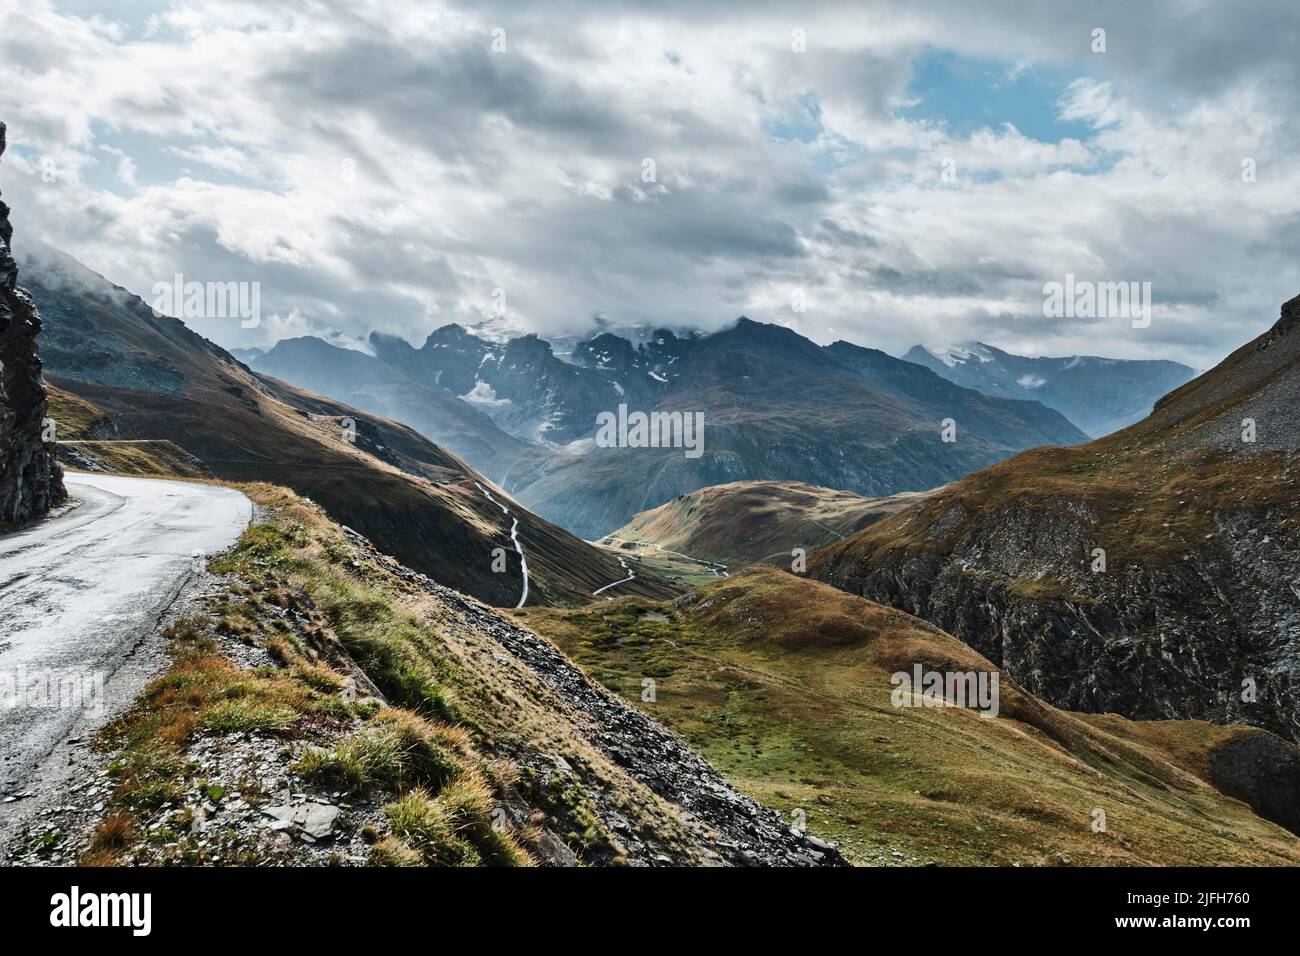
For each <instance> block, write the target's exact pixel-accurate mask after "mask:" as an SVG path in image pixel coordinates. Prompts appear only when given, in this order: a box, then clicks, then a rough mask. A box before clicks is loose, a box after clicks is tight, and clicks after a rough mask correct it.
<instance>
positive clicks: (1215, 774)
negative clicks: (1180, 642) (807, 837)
mask: <svg viewBox="0 0 1300 956" xmlns="http://www.w3.org/2000/svg"><path fill="white" fill-rule="evenodd" d="M513 614H514V616H515V617H516V618H517V619H518V620H520V621H522V622H524V623H527V624H528V625H529V626H530V627H532V628H535V629H537V630H539V631H540V632H541V633H543V634H545V635H547V636H549V637H550V638H551V639H552V640H554V641H555V642H556V643H557V644H559V645H560V647H561V648H563V649H564V650H566V651H567V652H569V653H570V654H571V655H572V656H573V657H574V658H575V659H576V660H577V661H578V662H579V663H581V664H583V665H585V666H586V668H587V669H588V670H589V671H590V673H591V674H592V675H593V676H594V677H596V678H598V679H599V680H601V681H602V682H604V683H605V684H606V685H607V686H609V687H610V688H612V689H614V690H616V691H618V692H619V693H621V694H622V695H624V697H625V698H626V699H627V700H629V701H631V702H634V703H635V704H636V705H637V706H639V707H641V708H642V709H643V710H645V711H646V712H647V713H649V714H651V715H653V716H655V717H656V718H658V719H660V720H662V721H663V722H664V723H666V724H667V725H668V726H670V727H672V728H674V729H675V730H677V731H679V732H680V733H681V734H683V736H685V737H686V739H687V740H688V741H690V742H691V743H692V744H693V745H694V746H695V747H696V748H697V749H699V751H700V752H701V753H702V754H704V755H705V756H706V757H707V758H708V759H709V760H710V762H711V763H713V764H714V765H715V766H717V767H718V768H719V769H720V770H722V772H723V773H725V774H726V775H727V777H728V778H729V779H731V780H733V781H734V782H735V783H736V785H737V786H738V787H739V788H740V789H741V790H743V791H744V792H746V793H748V794H749V795H750V796H753V797H755V798H756V799H759V800H760V801H761V802H763V803H765V804H767V805H769V806H772V807H774V808H776V809H779V810H780V811H782V812H783V813H784V814H785V815H786V818H787V819H790V820H802V821H806V824H807V826H808V827H810V828H812V829H814V830H816V831H817V832H819V833H820V834H823V835H829V836H830V837H831V838H833V839H834V840H835V841H836V842H838V843H839V844H840V846H841V848H842V849H843V851H844V853H845V855H846V856H847V857H848V858H849V859H850V860H851V861H852V862H855V863H859V864H877V865H891V866H899V865H921V864H925V863H928V862H930V861H934V862H936V863H939V864H941V865H989V864H994V865H1047V866H1055V865H1062V864H1066V863H1069V864H1074V865H1116V864H1120V865H1125V864H1136V865H1183V866H1190V865H1199V866H1205V865H1216V864H1217V865H1245V864H1261V863H1262V864H1275V865H1276V864H1291V865H1294V864H1296V863H1300V840H1297V838H1296V837H1295V835H1294V834H1293V833H1290V832H1287V831H1286V830H1285V829H1283V828H1282V826H1278V825H1275V824H1274V823H1271V822H1266V821H1265V820H1264V819H1261V818H1260V816H1259V815H1258V814H1257V813H1255V812H1252V810H1251V809H1249V807H1248V806H1247V803H1249V804H1251V805H1252V806H1256V807H1258V808H1259V812H1260V813H1266V814H1275V813H1277V812H1279V811H1280V812H1282V813H1283V814H1289V815H1286V816H1284V817H1283V819H1285V821H1286V822H1287V823H1289V824H1291V825H1292V826H1294V825H1295V824H1296V817H1295V813H1294V810H1293V808H1292V809H1291V810H1290V811H1287V810H1286V808H1285V806H1284V804H1281V803H1279V798H1283V799H1284V798H1285V797H1286V796H1287V795H1289V794H1294V793H1295V787H1296V785H1297V783H1300V765H1297V763H1296V760H1297V757H1300V749H1298V748H1296V747H1295V746H1294V745H1292V744H1289V743H1287V742H1285V741H1282V740H1280V739H1278V738H1277V737H1275V736H1273V735H1272V734H1270V733H1268V732H1267V731H1262V730H1258V729H1254V728H1246V727H1235V728H1230V729H1224V730H1220V731H1219V732H1217V733H1209V734H1207V733H1204V732H1203V730H1204V725H1189V724H1186V723H1175V724H1167V723H1166V724H1161V725H1158V726H1156V727H1152V726H1149V725H1145V724H1140V723H1138V724H1135V723H1133V722H1129V721H1124V720H1122V719H1119V718H1106V719H1101V720H1097V721H1095V722H1094V721H1091V720H1088V719H1084V718H1081V717H1080V716H1079V715H1075V714H1070V713H1066V712H1063V711H1060V710H1057V709H1056V708H1054V707H1051V706H1049V705H1046V704H1044V703H1042V702H1041V701H1039V700H1037V699H1035V698H1034V697H1032V696H1031V695H1030V694H1028V693H1026V692H1025V691H1024V690H1022V689H1021V687H1020V686H1019V685H1018V684H1017V683H1016V682H1014V681H1012V680H1010V679H1006V676H1005V675H1002V677H1003V679H1002V680H1001V681H1000V682H999V685H998V693H997V697H996V703H997V707H996V715H995V716H992V717H985V716H982V715H981V713H980V712H977V710H976V709H972V707H971V706H962V705H961V704H962V702H961V701H954V702H943V703H938V705H937V706H924V705H923V704H924V700H923V699H922V698H921V697H920V693H921V692H920V689H913V691H912V692H911V693H906V692H904V690H903V688H900V687H899V686H896V684H895V682H894V681H893V679H892V675H894V674H896V673H906V674H908V675H911V674H913V672H914V668H916V667H920V668H922V670H923V672H939V673H942V674H945V675H948V674H955V673H958V672H960V673H963V674H967V673H969V674H973V675H975V676H976V679H977V680H978V675H979V674H981V673H982V674H986V675H987V674H989V673H990V672H991V671H992V670H993V665H992V664H991V663H990V662H989V661H988V660H986V659H984V658H983V657H981V656H980V655H979V654H977V653H975V652H974V651H973V650H971V649H970V648H969V647H967V646H966V645H964V644H962V643H961V642H960V641H958V640H956V639H954V638H952V637H950V636H949V635H947V634H945V633H943V632H942V631H939V630H938V629H936V628H934V627H931V626H930V625H928V624H926V623H925V622H923V621H919V620H917V619H916V618H913V617H910V616H908V615H906V614H903V613H901V612H899V611H896V610H893V609H891V608H886V607H883V606H881V605H879V604H875V603H873V602H870V601H865V600H862V599H860V598H856V597H853V596H851V595H847V594H844V593H843V592H840V591H836V590H834V589H832V588H830V587H827V586H826V585H823V584H819V583H817V582H815V581H809V580H807V579H803V578H799V577H796V576H794V575H791V574H788V573H785V572H783V571H778V570H776V569H774V568H771V567H765V566H761V565H759V566H755V567H753V568H750V569H748V570H746V571H744V572H742V573H741V574H739V575H736V576H733V577H731V578H729V579H727V580H723V581H717V582H714V583H712V584H709V585H706V586H704V587H701V588H699V589H698V590H696V591H692V592H691V593H690V594H688V595H686V596H684V597H682V598H680V599H678V600H677V601H675V602H672V603H663V604H652V603H648V602H644V601H638V600H634V599H624V600H621V601H617V602H614V603H612V604H607V605H592V606H590V607H588V608H585V609H582V610H573V611H563V610H558V609H535V608H528V609H524V610H523V611H518V612H513ZM647 681H650V682H651V683H650V684H649V685H647ZM647 686H650V687H651V688H652V691H653V692H652V693H651V694H650V695H649V698H650V699H648V700H647V690H646V688H647ZM908 704H910V705H911V706H906V705H908ZM992 711H993V708H988V707H984V708H983V712H985V713H991V712H992ZM1229 764H1230V765H1232V766H1233V768H1234V769H1233V770H1232V771H1230V772H1226V773H1220V772H1219V771H1217V770H1216V768H1222V767H1224V766H1225V765H1229ZM1229 778H1230V779H1229ZM1240 801H1244V802H1240Z"/></svg>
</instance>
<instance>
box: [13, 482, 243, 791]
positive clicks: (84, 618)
mask: <svg viewBox="0 0 1300 956" xmlns="http://www.w3.org/2000/svg"><path fill="white" fill-rule="evenodd" d="M66 480H67V487H68V493H69V495H70V497H71V498H72V501H73V506H72V507H71V508H68V509H67V510H65V511H63V512H61V513H60V514H58V515H57V516H55V517H52V518H47V519H45V520H44V521H41V522H38V523H37V524H34V525H31V526H29V527H27V528H24V529H23V530H21V531H17V532H14V533H12V534H8V535H4V536H0V797H3V796H4V795H6V794H9V793H11V792H12V791H14V790H15V789H18V788H20V786H21V784H22V782H23V781H24V780H25V779H26V777H27V775H28V774H29V773H30V772H31V770H32V768H33V767H34V766H35V765H36V763H37V762H38V761H40V760H41V758H42V757H44V756H45V755H46V754H47V753H49V752H50V750H52V749H53V748H54V746H55V745H56V744H57V743H58V742H59V741H60V740H61V739H62V738H63V737H64V736H65V735H66V734H67V732H68V730H69V728H71V727H72V725H73V724H74V723H75V722H76V721H77V718H78V717H80V716H82V715H83V714H86V715H89V716H94V715H95V714H96V713H97V712H98V711H100V710H101V709H102V708H103V706H104V704H105V701H104V699H103V693H104V691H103V687H104V684H105V683H106V682H107V681H108V679H109V678H110V677H111V676H112V674H113V672H114V671H115V670H117V668H118V667H119V666H120V665H121V663H122V661H123V660H124V659H125V658H126V657H127V655H128V654H130V653H131V651H132V650H133V649H134V648H135V647H136V646H137V645H138V644H139V643H140V642H141V641H142V640H143V639H144V638H145V637H147V636H148V635H150V634H153V633H154V631H155V630H156V628H157V625H158V621H159V618H160V617H161V616H162V614H163V612H164V611H166V610H167V608H168V607H169V606H170V605H171V604H172V603H173V602H174V601H175V600H176V597H177V595H179V594H180V592H181V589H182V588H183V587H184V586H185V584H186V582H188V581H189V580H190V578H191V577H192V576H193V575H194V574H195V573H197V571H198V569H199V568H200V567H201V565H202V563H203V560H204V559H206V558H207V557H208V556H210V555H213V554H216V553H217V552H220V551H223V550H225V549H226V548H228V547H229V546H230V545H231V544H233V543H234V542H235V539H236V538H238V537H239V534H240V532H242V531H243V530H244V528H246V527H247V526H248V523H249V521H250V520H251V518H252V513H253V506H252V503H251V502H250V501H249V500H248V498H246V497H245V496H244V495H243V494H241V493H240V492H238V491H234V490H232V489H229V488H221V487H217V486H215V485H204V484H190V483H187V482H181V481H165V480H162V479H152V478H122V477H116V476H108V475H90V474H76V473H68V474H67V476H66Z"/></svg>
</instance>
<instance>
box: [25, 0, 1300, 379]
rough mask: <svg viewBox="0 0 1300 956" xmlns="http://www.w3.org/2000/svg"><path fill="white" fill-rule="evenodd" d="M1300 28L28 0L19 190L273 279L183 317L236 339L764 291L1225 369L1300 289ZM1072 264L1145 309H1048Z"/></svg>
mask: <svg viewBox="0 0 1300 956" xmlns="http://www.w3.org/2000/svg"><path fill="white" fill-rule="evenodd" d="M587 7H590V8H591V9H588V8H587ZM1098 30H1104V31H1105V32H1104V37H1102V36H1101V35H1099V34H1098V33H1097V32H1096V31H1098ZM1099 39H1104V47H1105V49H1104V52H1101V51H1099V50H1097V49H1096V48H1097V47H1098V46H1099V45H1100V43H1099ZM1297 41H1300V9H1298V8H1297V7H1296V6H1295V4H1294V2H1293V0H1276V2H1269V0H1258V2H1235V3H1226V2H1225V3H1209V2H1198V0H1168V2H1144V3H1140V4H1139V3H1133V2H1130V0H1116V2H1102V3H1092V4H1089V3H1079V2H1061V3H1047V2H1035V3H1032V4H1026V3H1022V2H1010V0H1007V2H996V0H986V2H982V3H973V2H969V0H951V2H937V0H936V2H933V3H918V2H916V0H908V2H897V3H889V2H884V3H872V2H855V3H852V4H846V5H818V4H815V3H764V2H753V0H750V2H747V3H743V4H742V3H727V4H724V3H715V2H710V0H692V2H681V3H673V2H662V3H653V4H652V3H642V4H632V3H626V4H620V3H617V2H604V3H600V4H591V5H586V4H577V3H565V2H550V3H527V2H524V3H521V2H518V0H515V2H511V3H500V4H497V3H475V4H472V5H471V4H457V3H447V4H441V3H438V2H420V3H418V4H417V3H396V2H384V0H349V2H340V3H332V2H283V3H276V4H264V3H259V2H220V0H217V2H203V3H188V2H179V3H166V2H157V0H129V2H117V3H86V2H77V0H0V71H3V76H2V77H0V120H4V121H5V122H7V123H8V125H9V141H10V151H9V152H8V153H7V154H6V156H5V158H4V161H3V163H2V164H0V189H2V190H3V193H4V196H5V199H6V200H7V201H8V202H9V203H10V205H12V206H13V207H14V214H13V220H14V223H15V227H16V230H17V237H16V241H17V243H18V244H21V242H22V241H23V239H24V237H31V238H36V239H40V240H43V241H45V242H47V243H49V244H51V245H53V246H56V247H58V248H60V249H63V250H65V251H66V252H68V253H71V254H72V255H74V256H76V257H77V258H79V259H80V260H82V261H83V262H84V263H85V264H86V265H88V266H90V267H91V268H92V269H94V270H95V271H97V272H101V273H103V274H104V275H106V276H108V277H109V278H110V279H112V280H113V281H114V282H117V283H119V284H121V285H124V286H126V287H127V288H129V289H131V290H132V291H134V292H137V293H139V294H141V295H142V296H144V297H145V298H146V299H151V298H152V288H153V286H154V284H155V283H157V282H160V281H171V280H172V278H173V276H174V275H175V274H177V273H180V274H182V275H183V276H184V277H185V278H186V279H187V280H198V281H221V282H227V281H247V282H259V283H261V295H262V311H263V321H262V323H261V325H260V326H258V327H257V328H254V329H244V328H241V326H240V323H239V322H238V321H237V320H234V319H201V320H194V321H192V322H191V324H192V325H194V326H195V327H196V328H198V330H199V331H201V332H202V333H203V334H205V335H208V336H209V337H211V338H213V339H215V340H216V341H218V342H219V343H220V344H222V345H225V346H228V347H233V346H254V345H262V346H265V345H269V344H270V343H272V342H274V341H276V340H278V339H279V338H283V337H286V336H292V335H302V334H308V333H314V334H320V335H324V336H327V337H330V338H332V339H334V340H336V341H343V342H347V341H361V340H363V339H364V336H365V335H366V334H367V333H368V332H369V331H370V330H371V329H376V328H377V329H382V330H384V331H388V332H393V333H396V334H400V335H403V336H405V337H407V338H408V339H410V340H412V341H414V342H417V343H418V342H420V341H422V340H423V337H424V335H426V334H427V333H428V331H429V330H430V329H432V328H435V327H437V326H439V325H442V324H444V323H446V322H449V321H459V322H463V323H467V324H468V323H474V322H480V321H483V320H485V319H493V320H494V322H495V324H496V325H498V326H511V327H519V328H527V329H534V330H536V331H538V332H540V333H542V334H544V335H545V334H559V333H571V332H578V331H582V330H584V329H586V328H588V327H590V326H591V324H592V323H593V320H594V319H596V318H598V317H599V318H603V319H605V320H607V321H608V322H610V323H613V324H616V325H623V324H633V323H655V324H663V325H669V326H673V327H699V328H704V329H712V328H718V327H720V326H723V325H725V324H728V323H729V322H731V321H733V320H734V319H735V317H736V316H738V315H740V314H746V315H749V316H750V317H752V318H755V319H758V320H762V321H771V322H780V323H783V324H786V325H789V326H791V327H792V328H795V329H797V330H799V331H800V332H803V333H804V334H806V335H808V336H809V337H811V338H813V339H815V340H817V341H820V342H829V341H833V340H834V339H836V338H845V339H849V340H850V341H855V342H859V343H862V344H867V345H873V346H876V347H879V348H883V349H885V350H887V351H891V352H894V353H895V354H897V353H900V352H902V351H904V350H905V349H907V348H908V347H909V346H911V345H913V344H915V343H916V342H927V343H932V344H946V343H955V342H959V341H962V340H967V339H982V340H984V341H987V342H990V343H993V344H997V345H1000V346H1003V347H1006V348H1008V349H1010V350H1012V351H1017V352H1022V353H1033V354H1065V355H1068V354H1074V353H1079V352H1084V353H1090V354H1102V355H1113V356H1123V357H1168V358H1176V359H1181V360H1183V361H1186V362H1188V363H1189V364H1192V365H1194V366H1197V367H1199V368H1204V367H1208V366H1209V365H1211V364H1213V363H1214V362H1216V361H1218V360H1219V359H1220V358H1221V357H1222V356H1223V355H1224V354H1226V353H1227V352H1228V351H1230V350H1231V349H1232V348H1234V347H1236V346H1237V345H1239V344H1241V343H1242V342H1244V341H1245V340H1246V339H1248V338H1249V337H1251V336H1253V335H1256V334H1258V333H1259V332H1260V331H1262V330H1263V329H1264V328H1266V327H1267V326H1268V325H1269V324H1271V322H1272V321H1273V320H1274V319H1275V318H1276V315H1277V310H1278V305H1279V303H1280V302H1281V301H1282V300H1283V299H1286V298H1289V297H1291V296H1292V295H1295V294H1296V293H1297V292H1300V257H1297V255H1296V251H1297V246H1298V242H1300V170H1297V162H1296V159H1295V157H1296V156H1297V155H1300V151H1298V150H1297V147H1298V146H1300V127H1297V124H1295V123H1294V122H1292V123H1290V124H1288V123H1287V122H1286V120H1287V119H1294V117H1295V116H1296V115H1297V106H1298V105H1300V104H1298V103H1297V100H1298V99H1300V76H1298V75H1297V74H1298V73H1300V58H1298V57H1297V56H1296V50H1297V49H1300V42H1297ZM648 161H652V163H651V162H648ZM1247 167H1251V168H1253V170H1254V176H1253V177H1251V176H1243V170H1244V169H1246V168H1247ZM651 173H652V174H653V175H651ZM1251 178H1253V180H1254V181H1246V180H1249V179H1251ZM1067 273H1073V274H1075V275H1076V276H1077V277H1079V278H1080V279H1087V280H1096V281H1135V282H1142V281H1149V282H1150V283H1151V284H1152V285H1151V288H1152V298H1153V303H1154V308H1153V321H1152V323H1151V325H1150V327H1149V328H1145V329H1135V328H1133V327H1132V323H1131V322H1129V321H1127V320H1125V319H1115V318H1097V319H1078V318H1073V319H1065V318H1061V319H1056V318H1044V317H1043V285H1044V283H1046V282H1050V281H1060V280H1063V279H1064V277H1065V275H1066V274H1067ZM494 290H501V291H500V292H497V294H496V298H495V299H494ZM799 300H802V302H803V305H804V308H803V311H796V308H795V305H796V303H797V302H798V301H799ZM494 304H495V305H500V306H503V308H504V316H501V317H498V316H496V315H495V313H494Z"/></svg>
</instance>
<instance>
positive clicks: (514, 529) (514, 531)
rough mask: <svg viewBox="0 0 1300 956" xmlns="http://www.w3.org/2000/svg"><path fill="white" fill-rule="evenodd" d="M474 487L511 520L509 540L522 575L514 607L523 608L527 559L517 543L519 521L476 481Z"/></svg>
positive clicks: (525, 595)
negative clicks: (522, 588)
mask: <svg viewBox="0 0 1300 956" xmlns="http://www.w3.org/2000/svg"><path fill="white" fill-rule="evenodd" d="M474 485H475V486H476V487H477V488H478V490H479V491H481V492H483V495H484V497H486V498H487V500H488V501H490V502H492V503H493V504H494V505H496V506H497V507H498V508H500V509H501V513H502V514H504V515H505V516H506V517H507V518H513V523H512V524H511V525H510V540H511V541H513V542H514V543H515V553H516V554H517V555H519V568H520V570H521V571H522V572H523V575H524V593H523V594H521V595H519V603H518V604H516V605H515V607H516V608H521V607H523V606H524V602H525V601H527V600H528V558H527V557H526V556H525V555H524V546H523V545H522V544H520V543H519V519H518V518H515V517H514V516H513V515H511V514H510V509H509V508H507V507H506V506H505V505H503V504H502V503H501V502H499V501H497V500H496V499H495V498H493V497H492V492H490V491H488V490H487V489H486V488H484V487H483V486H482V485H481V484H479V483H478V482H477V481H476V482H474Z"/></svg>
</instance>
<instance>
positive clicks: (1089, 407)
mask: <svg viewBox="0 0 1300 956" xmlns="http://www.w3.org/2000/svg"><path fill="white" fill-rule="evenodd" d="M903 358H904V359H906V360H907V361H909V362H915V363H916V364H918V365H924V366H925V367H926V368H928V369H930V370H931V371H933V372H935V373H937V374H938V375H941V376H943V377H944V378H946V379H948V381H950V382H955V383H957V384H958V385H964V386H966V387H967V388H973V389H976V390H977V391H980V392H983V393H984V394H986V395H1000V396H1002V397H1003V398H1021V399H1028V400H1036V401H1039V402H1042V403H1043V404H1044V405H1046V406H1047V407H1048V408H1054V409H1056V410H1057V411H1058V412H1060V413H1061V414H1062V415H1064V416H1065V417H1066V418H1068V419H1069V420H1070V421H1072V422H1073V423H1074V424H1076V425H1078V426H1079V427H1080V428H1082V429H1083V430H1084V431H1085V432H1087V433H1088V434H1089V435H1091V436H1093V437H1094V438H1100V437H1102V436H1103V435H1109V434H1110V433H1111V432H1114V431H1118V430H1119V429H1121V428H1124V427H1126V426H1128V425H1132V424H1133V423H1134V422H1136V421H1139V420H1140V419H1143V418H1145V417H1146V416H1147V415H1149V414H1150V413H1151V408H1152V406H1153V405H1155V402H1156V399H1158V398H1159V397H1160V396H1161V395H1164V394H1165V393H1166V392H1169V391H1172V390H1173V389H1175V388H1177V387H1178V386H1179V385H1182V384H1183V383H1185V382H1187V381H1188V380H1189V379H1191V377H1192V376H1193V375H1195V374H1196V371H1195V370H1194V369H1191V368H1189V367H1187V366H1186V365H1182V364H1180V363H1178V362H1164V361H1129V360H1125V359H1107V358H1097V357H1096V356H1091V355H1072V356H1070V357H1069V358H1029V357H1027V356H1023V355H1012V354H1010V353H1009V352H1004V351H1002V350H1001V349H998V348H994V347H993V346H991V345H985V344H984V343H983V342H972V343H968V344H966V345H961V346H955V347H951V348H943V349H931V348H925V347H924V346H920V345H917V346H914V347H913V348H912V349H911V350H910V351H909V352H908V353H907V354H906V355H904V356H903Z"/></svg>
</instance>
